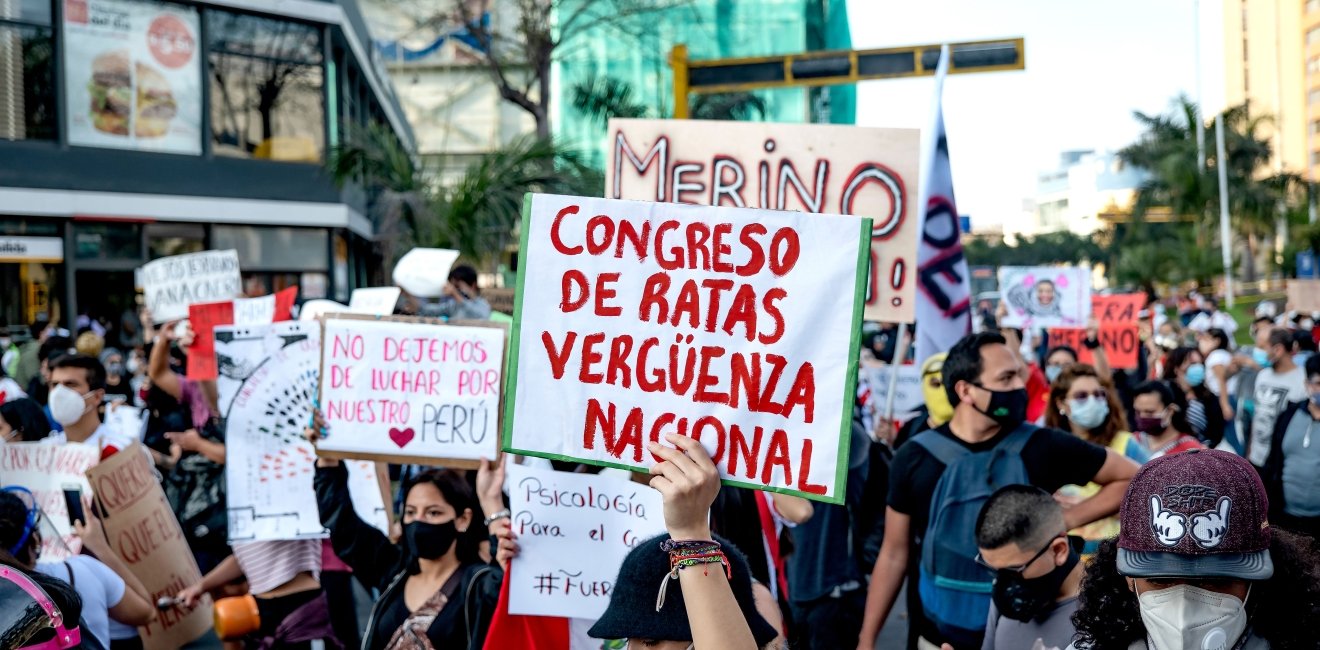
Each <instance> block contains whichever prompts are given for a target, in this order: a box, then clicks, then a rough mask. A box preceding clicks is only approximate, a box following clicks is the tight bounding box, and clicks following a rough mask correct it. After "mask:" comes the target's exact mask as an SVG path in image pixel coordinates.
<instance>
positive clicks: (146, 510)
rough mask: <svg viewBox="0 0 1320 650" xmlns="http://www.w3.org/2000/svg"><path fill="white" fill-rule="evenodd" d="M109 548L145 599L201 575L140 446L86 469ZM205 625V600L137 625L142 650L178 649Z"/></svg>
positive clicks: (208, 618) (208, 625)
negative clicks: (138, 584)
mask: <svg viewBox="0 0 1320 650" xmlns="http://www.w3.org/2000/svg"><path fill="white" fill-rule="evenodd" d="M87 480H89V481H91V484H92V492H93V494H94V495H95V500H96V504H97V507H98V508H99V510H100V512H101V525H102V527H103V528H104V529H105V536H106V539H107V540H109V542H110V548H111V549H113V550H114V552H115V554H116V555H118V556H119V559H121V560H123V561H124V564H126V565H128V570H129V571H132V572H133V575H134V576H137V579H138V580H141V581H142V586H144V587H146V588H147V591H148V592H150V593H151V602H152V603H155V602H156V601H157V600H158V599H159V598H160V597H162V596H169V597H171V598H173V597H174V596H175V595H176V594H178V593H179V592H180V591H183V590H184V589H185V588H187V587H189V586H191V585H195V584H197V582H198V581H200V580H201V579H202V574H201V572H200V571H199V570H198V569H197V562H196V561H195V560H194V559H193V554H192V551H191V550H190V549H189V548H188V541H187V540H186V539H184V537H183V529H182V528H180V527H179V521H178V519H175V517H174V511H173V510H172V509H171V508H170V504H169V501H168V500H166V498H165V491H164V490H162V489H161V487H160V482H159V481H158V480H157V478H156V468H155V467H153V466H152V464H151V461H150V460H149V457H148V456H147V454H146V453H145V452H144V451H143V449H142V447H141V446H140V445H136V444H135V445H133V446H131V447H129V448H127V449H124V450H121V451H120V452H118V453H116V454H114V455H112V456H110V457H109V458H107V459H105V460H103V461H101V463H100V464H99V465H97V466H96V467H93V468H92V469H90V470H88V472H87ZM209 629H211V599H210V597H209V596H206V595H205V594H203V596H202V599H201V601H200V602H199V603H198V604H197V606H196V607H194V608H193V609H192V610H185V609H183V608H182V607H178V606H176V607H171V608H169V609H166V610H163V611H161V612H159V616H158V617H157V618H156V620H155V621H153V622H152V623H151V624H150V625H147V626H144V627H140V628H138V632H139V633H140V634H141V635H142V643H143V645H144V646H146V647H147V648H148V650H166V649H169V648H179V647H182V646H184V645H186V644H187V643H190V642H192V641H194V640H196V639H197V638H198V637H200V636H201V635H202V634H204V633H205V632H206V631H207V630H209Z"/></svg>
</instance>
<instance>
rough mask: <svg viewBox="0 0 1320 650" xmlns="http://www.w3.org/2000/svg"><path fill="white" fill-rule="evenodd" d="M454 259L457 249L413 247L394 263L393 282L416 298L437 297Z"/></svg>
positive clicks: (455, 259)
mask: <svg viewBox="0 0 1320 650" xmlns="http://www.w3.org/2000/svg"><path fill="white" fill-rule="evenodd" d="M456 261H458V251H453V250H449V249H445V248H414V249H412V250H410V251H408V252H407V253H404V255H403V257H401V258H399V262H398V263H397V264H395V265H394V274H393V279H394V284H396V285H398V286H400V287H403V290H404V291H407V292H408V293H410V294H412V295H414V296H417V297H418V298H439V297H440V294H441V293H443V292H444V289H445V284H447V283H448V282H449V267H451V266H453V265H454V262H456Z"/></svg>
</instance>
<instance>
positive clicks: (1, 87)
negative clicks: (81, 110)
mask: <svg viewBox="0 0 1320 650" xmlns="http://www.w3.org/2000/svg"><path fill="white" fill-rule="evenodd" d="M55 123H56V113H55V57H54V46H53V40H52V38H51V27H50V2H49V1H48V0H18V1H15V0H8V1H5V2H0V139H5V140H52V139H54V138H55Z"/></svg>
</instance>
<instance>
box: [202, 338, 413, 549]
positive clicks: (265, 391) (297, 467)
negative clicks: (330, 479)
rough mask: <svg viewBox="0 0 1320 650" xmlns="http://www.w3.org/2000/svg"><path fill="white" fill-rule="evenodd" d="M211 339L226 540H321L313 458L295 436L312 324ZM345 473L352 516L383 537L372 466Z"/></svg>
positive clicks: (317, 348)
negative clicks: (216, 366) (216, 362)
mask: <svg viewBox="0 0 1320 650" xmlns="http://www.w3.org/2000/svg"><path fill="white" fill-rule="evenodd" d="M216 337H217V340H218V341H219V344H218V345H219V354H220V356H221V357H223V358H224V359H225V363H224V367H225V374H224V375H223V376H222V378H221V379H220V380H218V381H217V382H216V383H217V389H218V391H219V394H220V404H221V407H222V410H221V413H222V414H223V416H224V418H225V430H226V443H227V445H226V458H225V461H226V462H225V482H226V499H227V504H226V506H227V508H228V512H229V541H230V542H247V541H266V540H279V539H319V538H323V537H325V536H326V531H325V529H324V528H322V527H321V518H320V514H319V513H318V512H317V508H316V494H315V492H314V491H313V490H312V474H313V472H314V467H315V463H316V452H315V450H314V449H313V448H312V446H311V444H309V443H308V442H307V440H306V438H304V437H303V429H304V427H306V426H307V425H308V423H309V422H311V418H312V409H313V408H314V404H315V398H316V384H317V379H318V377H319V370H320V363H321V327H320V325H319V324H317V323H302V322H286V323H274V324H267V325H256V326H250V327H241V326H237V325H229V326H221V327H218V328H216ZM348 467H349V481H348V487H349V493H350V494H351V495H352V496H353V504H354V510H356V511H357V514H358V517H360V518H361V519H362V520H363V521H365V522H367V523H369V524H371V525H372V526H375V527H376V528H379V529H380V530H381V531H382V532H387V531H388V530H389V518H388V516H387V512H386V509H385V497H384V496H383V495H382V494H381V490H380V486H379V483H378V482H377V472H376V467H375V464H374V463H368V462H352V463H348ZM387 534H388V532H387Z"/></svg>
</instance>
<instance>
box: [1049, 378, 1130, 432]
mask: <svg viewBox="0 0 1320 650" xmlns="http://www.w3.org/2000/svg"><path fill="white" fill-rule="evenodd" d="M1082 377H1090V378H1092V379H1094V380H1096V381H1097V382H1099V383H1100V387H1101V388H1103V389H1105V401H1107V402H1109V417H1107V418H1105V423H1104V424H1102V425H1100V427H1099V428H1096V429H1092V430H1091V431H1090V433H1089V435H1088V436H1087V441H1088V442H1093V443H1095V444H1097V445H1100V446H1101V447H1108V446H1109V444H1110V443H1112V442H1113V441H1114V436H1117V435H1118V432H1119V431H1127V430H1128V424H1127V416H1126V415H1124V413H1126V410H1125V409H1124V408H1123V404H1122V403H1121V402H1119V401H1118V390H1117V389H1115V388H1114V382H1112V381H1110V380H1108V379H1105V378H1104V377H1101V376H1100V373H1098V372H1096V369H1095V367H1093V366H1091V365H1088V364H1085V363H1074V364H1070V365H1067V366H1064V368H1063V372H1062V373H1060V374H1059V378H1058V379H1055V380H1054V383H1053V384H1051V385H1050V401H1049V404H1048V405H1046V407H1045V426H1047V427H1051V428H1054V429H1062V430H1064V431H1072V423H1070V422H1068V416H1066V415H1064V414H1063V413H1062V412H1060V411H1059V402H1062V401H1065V400H1067V399H1068V393H1069V392H1070V391H1072V385H1073V382H1074V381H1077V380H1078V379H1079V378H1082Z"/></svg>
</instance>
